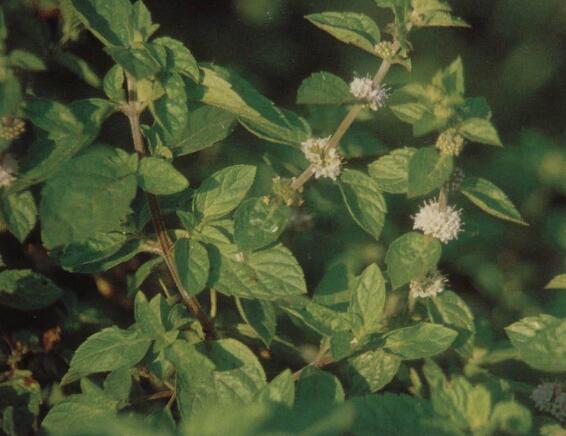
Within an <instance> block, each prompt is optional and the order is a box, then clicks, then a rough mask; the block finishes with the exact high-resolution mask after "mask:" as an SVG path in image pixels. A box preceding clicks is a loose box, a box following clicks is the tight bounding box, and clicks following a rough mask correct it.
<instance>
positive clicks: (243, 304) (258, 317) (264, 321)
mask: <svg viewBox="0 0 566 436" xmlns="http://www.w3.org/2000/svg"><path fill="white" fill-rule="evenodd" d="M236 301H237V303H238V310H239V311H240V314H241V315H242V318H244V320H245V321H246V322H247V323H248V324H249V325H250V326H251V327H252V328H253V329H254V330H255V332H256V333H257V335H258V336H259V338H260V339H261V340H262V341H263V343H264V344H265V345H266V346H267V347H269V346H270V345H271V341H272V340H273V338H274V337H275V327H276V325H277V315H276V314H275V308H274V307H273V303H271V302H269V301H262V300H247V299H241V300H240V299H237V300H236Z"/></svg>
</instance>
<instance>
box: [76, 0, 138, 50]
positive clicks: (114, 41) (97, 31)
mask: <svg viewBox="0 0 566 436" xmlns="http://www.w3.org/2000/svg"><path fill="white" fill-rule="evenodd" d="M72 3H73V6H74V7H75V10H76V12H77V13H78V15H79V18H80V19H81V21H82V22H83V24H84V25H85V26H86V27H87V28H88V29H89V30H90V31H91V32H92V33H93V34H94V36H96V37H97V38H98V39H99V40H100V41H101V42H102V43H103V44H104V45H106V46H108V47H109V46H113V45H124V46H126V45H129V43H130V42H133V41H132V39H133V31H132V26H131V21H130V17H131V13H132V5H131V3H130V0H72Z"/></svg>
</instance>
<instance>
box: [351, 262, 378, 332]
mask: <svg viewBox="0 0 566 436" xmlns="http://www.w3.org/2000/svg"><path fill="white" fill-rule="evenodd" d="M351 298H352V299H351V301H350V307H349V309H348V311H349V312H350V313H351V315H352V324H353V325H354V326H356V328H357V329H360V330H361V331H362V332H363V333H364V334H367V333H371V332H373V331H375V330H377V329H378V327H379V325H380V321H381V317H382V314H383V309H384V307H385V281H384V280H383V275H382V274H381V271H380V270H379V267H378V266H377V265H376V264H371V265H370V266H368V267H367V268H366V269H365V270H364V271H363V272H362V274H360V276H359V277H357V278H356V279H355V280H354V285H353V289H352V297H351Z"/></svg>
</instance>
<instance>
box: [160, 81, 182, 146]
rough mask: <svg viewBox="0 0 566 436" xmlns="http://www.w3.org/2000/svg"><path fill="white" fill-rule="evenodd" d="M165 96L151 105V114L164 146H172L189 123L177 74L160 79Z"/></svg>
mask: <svg viewBox="0 0 566 436" xmlns="http://www.w3.org/2000/svg"><path fill="white" fill-rule="evenodd" d="M161 83H162V84H163V87H164V89H165V95H163V96H162V97H161V98H160V99H159V100H157V101H156V102H154V104H153V114H154V118H155V121H156V123H157V125H158V126H159V133H161V136H162V137H163V139H164V141H165V143H166V144H172V143H174V142H176V141H177V140H178V138H181V137H182V134H183V133H184V132H185V130H186V126H187V123H188V121H189V110H188V107H187V95H186V93H185V84H184V82H183V79H181V76H179V75H178V74H170V75H167V76H165V77H162V78H161Z"/></svg>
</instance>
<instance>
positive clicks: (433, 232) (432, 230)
mask: <svg viewBox="0 0 566 436" xmlns="http://www.w3.org/2000/svg"><path fill="white" fill-rule="evenodd" d="M461 213H462V211H461V210H459V209H455V208H453V207H452V206H446V207H442V206H441V205H440V203H439V201H438V200H437V199H434V200H430V201H428V202H425V203H424V204H423V205H422V206H421V208H420V209H419V211H418V212H417V214H416V215H415V216H413V220H414V223H413V230H421V231H422V232H423V233H424V234H425V235H428V236H432V237H433V238H436V239H438V240H439V241H440V242H442V243H444V244H446V243H448V242H450V241H452V240H453V239H456V238H457V237H458V233H460V231H461V230H462V229H461V227H462V219H461V217H460V214H461Z"/></svg>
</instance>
